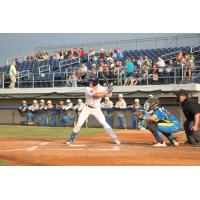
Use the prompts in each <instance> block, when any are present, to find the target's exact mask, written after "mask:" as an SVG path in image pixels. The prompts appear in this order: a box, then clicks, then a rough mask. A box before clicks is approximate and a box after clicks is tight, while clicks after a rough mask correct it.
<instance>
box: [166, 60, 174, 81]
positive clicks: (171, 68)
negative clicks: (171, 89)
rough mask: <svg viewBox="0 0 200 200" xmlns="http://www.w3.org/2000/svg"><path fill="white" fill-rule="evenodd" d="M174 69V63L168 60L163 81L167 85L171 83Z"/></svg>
mask: <svg viewBox="0 0 200 200" xmlns="http://www.w3.org/2000/svg"><path fill="white" fill-rule="evenodd" d="M174 68H175V65H174V62H173V60H172V59H170V60H169V62H168V64H167V65H166V68H165V74H166V79H165V80H166V82H167V83H172V80H173V77H174Z"/></svg>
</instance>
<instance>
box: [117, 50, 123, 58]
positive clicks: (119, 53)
mask: <svg viewBox="0 0 200 200" xmlns="http://www.w3.org/2000/svg"><path fill="white" fill-rule="evenodd" d="M117 58H119V59H120V58H121V59H122V58H124V55H123V53H122V51H121V50H120V49H119V48H117Z"/></svg>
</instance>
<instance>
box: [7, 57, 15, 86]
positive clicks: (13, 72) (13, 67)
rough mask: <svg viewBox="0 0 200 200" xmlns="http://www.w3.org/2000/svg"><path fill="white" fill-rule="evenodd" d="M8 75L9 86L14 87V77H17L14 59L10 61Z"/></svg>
mask: <svg viewBox="0 0 200 200" xmlns="http://www.w3.org/2000/svg"><path fill="white" fill-rule="evenodd" d="M9 76H10V80H11V83H10V86H9V88H11V89H13V88H15V84H16V77H17V70H16V62H15V60H14V61H12V64H11V66H10V70H9Z"/></svg>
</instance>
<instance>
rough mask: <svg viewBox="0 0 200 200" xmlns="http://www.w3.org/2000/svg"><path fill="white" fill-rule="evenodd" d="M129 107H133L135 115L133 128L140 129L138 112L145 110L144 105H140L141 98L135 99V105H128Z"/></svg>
mask: <svg viewBox="0 0 200 200" xmlns="http://www.w3.org/2000/svg"><path fill="white" fill-rule="evenodd" d="M128 107H129V108H132V112H133V117H132V120H133V121H132V122H133V129H138V127H139V126H138V125H139V119H138V112H139V111H142V110H143V106H142V105H140V100H139V99H135V100H134V103H133V105H130V106H128Z"/></svg>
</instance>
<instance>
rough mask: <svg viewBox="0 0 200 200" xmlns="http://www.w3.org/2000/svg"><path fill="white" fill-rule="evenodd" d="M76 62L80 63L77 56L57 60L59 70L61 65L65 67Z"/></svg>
mask: <svg viewBox="0 0 200 200" xmlns="http://www.w3.org/2000/svg"><path fill="white" fill-rule="evenodd" d="M78 63H80V58H79V57H77V58H71V59H66V60H62V61H60V62H59V69H60V70H61V68H62V67H67V66H70V65H74V64H78Z"/></svg>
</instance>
